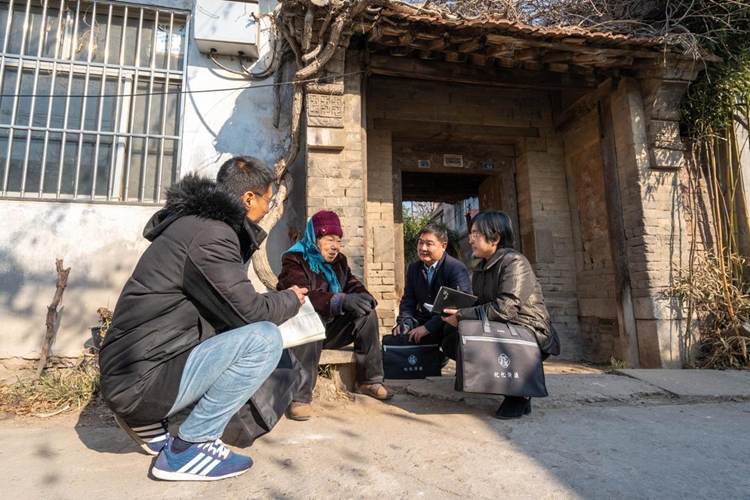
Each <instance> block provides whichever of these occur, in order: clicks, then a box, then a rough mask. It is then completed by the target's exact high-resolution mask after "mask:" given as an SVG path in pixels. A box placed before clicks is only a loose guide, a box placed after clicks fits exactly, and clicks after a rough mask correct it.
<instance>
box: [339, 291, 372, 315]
mask: <svg viewBox="0 0 750 500" xmlns="http://www.w3.org/2000/svg"><path fill="white" fill-rule="evenodd" d="M372 301H373V299H372V297H370V296H369V295H367V294H366V293H347V294H346V295H345V296H344V301H343V303H342V304H341V307H342V309H343V310H344V311H347V312H351V313H354V315H355V316H357V317H359V316H364V315H365V314H368V313H369V312H370V311H372V306H373V304H372Z"/></svg>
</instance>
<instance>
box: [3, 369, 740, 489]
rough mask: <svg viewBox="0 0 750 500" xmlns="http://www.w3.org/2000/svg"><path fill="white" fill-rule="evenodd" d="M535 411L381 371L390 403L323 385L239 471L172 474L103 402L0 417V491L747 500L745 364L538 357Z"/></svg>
mask: <svg viewBox="0 0 750 500" xmlns="http://www.w3.org/2000/svg"><path fill="white" fill-rule="evenodd" d="M546 366H547V367H548V368H547V373H548V376H547V385H548V389H549V392H550V396H549V397H548V398H544V399H539V400H534V401H533V412H532V414H531V415H530V416H528V417H524V418H522V419H520V420H515V421H501V420H497V419H495V418H493V416H492V415H493V414H494V411H495V409H496V408H497V405H498V403H499V402H500V401H501V398H494V397H486V396H479V397H477V396H472V395H468V394H465V393H457V392H455V391H453V390H452V382H453V379H452V377H450V376H444V377H441V378H434V379H428V380H419V381H394V382H392V383H390V385H391V386H393V388H394V389H395V390H396V392H397V394H396V396H395V397H394V398H393V399H392V400H391V401H389V402H386V403H381V402H378V401H375V400H373V399H370V398H367V397H362V396H357V397H356V398H355V399H354V400H353V401H350V400H347V399H343V398H339V399H331V398H326V397H321V398H320V400H319V401H318V402H316V403H315V404H314V410H315V415H314V417H313V418H312V419H311V420H310V421H308V422H293V421H290V420H286V419H282V421H281V422H279V424H278V425H277V427H276V428H275V429H274V430H273V432H272V433H271V434H269V435H267V436H265V437H263V438H261V439H260V440H258V441H257V442H256V443H255V444H254V445H253V446H252V447H251V448H248V449H244V450H240V449H237V451H240V452H244V453H247V454H250V455H251V456H252V457H253V458H254V459H255V461H256V463H255V466H254V467H253V468H252V469H251V470H250V471H249V472H248V473H246V474H244V475H242V476H239V477H237V478H234V479H228V480H224V481H218V482H213V483H169V482H162V481H158V480H155V479H153V478H152V477H151V476H150V475H149V474H148V469H149V466H150V465H151V464H152V462H153V460H152V459H151V458H150V457H148V456H146V455H144V454H142V453H140V452H139V448H138V447H137V446H136V445H135V444H134V443H133V442H132V441H131V440H130V439H129V438H128V437H127V436H126V435H125V433H124V432H122V431H121V430H120V429H118V428H117V427H116V426H115V424H114V422H113V420H112V419H111V417H110V416H109V414H108V413H107V412H106V411H105V410H104V409H102V408H101V407H100V406H96V405H90V406H89V407H88V408H85V409H84V410H83V411H82V412H76V413H68V414H65V415H59V416H56V417H52V418H46V419H42V418H38V417H16V416H12V417H9V416H6V417H5V418H3V419H2V420H0V442H1V443H2V446H0V467H1V468H2V470H3V471H5V474H4V481H3V486H2V490H1V491H2V493H0V497H2V498H7V499H25V498H30V499H37V498H50V499H53V498H54V499H71V500H73V499H75V500H89V499H91V500H93V499H97V500H100V499H102V498H106V499H118V498H123V499H124V498H127V499H133V498H158V499H162V498H164V499H180V498H210V499H234V498H237V499H252V498H274V499H276V498H279V499H309V498H312V499H326V500H336V499H342V500H343V499H351V498H425V499H442V498H446V499H450V498H481V499H484V498H487V499H498V498H500V499H502V498H508V499H526V498H528V499H532V498H533V499H546V498H549V499H680V500H684V499H694V498H711V499H716V498H721V499H735V498H736V499H740V498H742V499H745V498H748V491H749V490H750V454H748V450H749V449H750V447H749V446H748V445H750V438H749V437H748V429H750V372H714V371H687V370H682V371H656V370H654V371H651V370H621V371H619V372H617V373H615V374H605V373H601V372H600V371H598V370H595V369H588V368H586V367H575V366H569V365H555V364H554V363H553V364H550V365H547V364H546Z"/></svg>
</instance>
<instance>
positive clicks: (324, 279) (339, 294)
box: [277, 210, 392, 420]
mask: <svg viewBox="0 0 750 500" xmlns="http://www.w3.org/2000/svg"><path fill="white" fill-rule="evenodd" d="M343 236H344V232H343V231H342V229H341V222H340V221H339V216H338V215H336V212H331V211H328V210H321V211H320V212H317V213H316V214H315V215H313V216H312V217H311V218H310V220H309V221H308V222H307V227H306V229H305V235H304V237H303V238H302V239H301V240H300V241H299V242H297V243H296V244H295V245H294V246H292V247H291V248H290V249H289V250H287V251H286V252H285V253H284V256H283V257H282V260H281V275H280V276H279V284H278V287H277V288H278V289H279V290H284V289H286V288H289V287H291V286H293V285H297V286H299V287H304V288H307V289H308V290H309V292H308V294H307V296H308V297H309V298H310V302H312V305H313V307H314V308H315V311H316V312H317V313H318V314H319V315H320V316H321V317H322V319H323V322H324V323H325V324H326V339H325V340H322V341H320V342H314V343H310V344H304V345H301V346H297V347H293V348H292V351H293V352H294V355H295V356H296V357H297V359H298V360H299V361H300V362H301V363H302V366H304V367H305V369H306V370H307V371H308V372H309V373H310V380H309V382H307V383H306V384H305V385H304V386H303V387H302V388H301V389H300V390H299V392H298V393H297V394H296V395H295V396H294V400H293V401H292V403H291V404H290V405H289V410H288V412H287V415H288V416H289V418H291V419H292V420H307V419H309V418H310V416H311V415H312V408H311V406H310V403H311V402H312V396H313V389H314V388H315V381H316V379H317V374H318V362H319V361H320V355H321V352H322V349H338V348H339V347H343V346H346V345H349V344H351V343H352V342H353V343H354V353H355V355H356V358H357V380H356V384H355V392H357V393H358V394H366V395H368V396H372V397H373V398H376V399H381V400H384V399H390V398H391V397H392V394H391V393H390V392H388V389H386V387H385V385H383V358H382V354H381V348H380V332H379V331H378V317H377V313H376V312H375V305H376V304H377V302H376V301H375V299H374V298H373V297H372V295H371V294H370V292H368V291H367V289H366V288H365V286H364V285H363V284H362V282H361V281H359V280H358V279H357V278H356V277H355V276H354V275H353V274H352V270H351V269H350V268H349V265H348V264H347V262H346V256H345V255H344V254H343V253H341V238H342V237H343Z"/></svg>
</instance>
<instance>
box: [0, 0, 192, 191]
mask: <svg viewBox="0 0 750 500" xmlns="http://www.w3.org/2000/svg"><path fill="white" fill-rule="evenodd" d="M187 33H188V15H187V13H185V12H177V11H169V10H163V9H154V8H147V7H141V6H133V5H128V4H121V3H116V2H95V3H91V2H83V1H80V0H78V1H72V0H71V1H65V0H41V1H40V0H24V1H13V0H11V1H8V0H0V49H1V52H0V94H1V95H0V198H6V199H7V198H23V199H48V200H78V201H108V202H131V203H160V202H161V198H162V197H163V194H164V190H165V189H166V188H167V187H169V186H170V185H171V184H172V183H173V182H174V181H175V179H176V176H177V173H178V172H177V165H178V160H179V157H180V147H181V141H180V124H181V122H182V113H183V99H182V93H181V91H182V88H183V77H184V74H185V66H186V62H187V61H186V42H187V37H186V34H187Z"/></svg>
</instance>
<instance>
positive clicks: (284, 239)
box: [0, 0, 304, 358]
mask: <svg viewBox="0 0 750 500" xmlns="http://www.w3.org/2000/svg"><path fill="white" fill-rule="evenodd" d="M135 3H143V4H149V5H154V4H156V5H158V4H162V5H164V6H168V7H170V8H184V9H186V10H189V9H192V8H193V5H194V2H193V1H187V0H178V1H170V2H166V1H162V2H158V1H157V2H153V1H148V2H138V1H136V2H135ZM260 5H261V9H263V10H264V11H266V12H267V11H268V10H269V9H272V8H273V7H274V6H275V5H276V2H269V1H262V2H261V3H260ZM267 33H268V30H264V31H263V32H262V40H261V56H262V57H263V56H264V55H267V53H268V52H267V47H268V40H267ZM190 37H191V38H189V43H188V65H189V66H188V68H187V74H186V76H185V85H184V89H185V90H187V91H204V90H216V89H224V88H237V89H238V90H232V91H228V92H205V93H197V92H196V93H188V94H187V95H186V96H185V100H184V109H185V113H184V120H183V131H182V133H183V135H182V137H183V142H182V163H181V166H180V175H184V174H186V173H188V172H199V173H201V174H204V175H207V176H214V175H215V174H216V171H217V170H218V167H219V165H220V164H221V163H222V162H223V161H224V160H226V159H228V158H229V157H231V156H233V155H238V154H246V155H253V156H257V157H258V158H260V159H262V160H264V161H265V162H267V163H269V164H272V163H273V162H274V161H276V160H277V159H278V158H279V157H280V156H281V155H282V154H283V152H284V151H285V150H286V147H287V145H288V141H287V138H286V137H287V133H288V122H286V123H285V122H284V121H283V120H282V124H281V126H280V127H279V129H275V128H273V126H272V123H271V121H272V116H273V94H272V90H271V88H270V87H265V88H263V87H261V86H266V85H268V83H270V82H271V81H272V80H270V79H269V80H266V81H260V82H248V81H246V80H244V79H242V78H241V77H238V76H236V75H231V74H229V73H227V72H224V71H222V70H220V69H218V68H216V67H215V66H214V65H213V63H212V62H211V61H210V60H209V59H208V58H207V57H206V56H205V55H204V54H200V53H199V52H198V51H197V49H196V48H195V46H194V44H193V43H192V33H191V35H190ZM225 62H226V64H228V65H230V66H231V65H232V64H233V62H232V61H225ZM261 64H262V63H261ZM282 116H283V115H282ZM303 163H304V158H301V161H298V162H297V164H296V165H295V166H294V167H293V171H294V172H295V178H296V180H298V184H297V186H298V189H297V191H296V192H295V195H293V197H294V199H293V202H292V203H291V205H290V207H289V209H288V212H287V215H285V218H284V219H282V220H281V221H280V222H279V223H278V224H277V226H276V229H275V230H274V231H272V232H271V235H270V240H269V247H268V254H269V260H270V261H271V265H272V267H273V268H274V270H275V271H278V270H279V262H280V254H281V252H282V251H283V250H285V249H286V248H287V247H288V246H289V239H288V236H287V233H288V226H289V225H290V224H291V225H292V226H295V227H298V226H299V227H301V226H302V225H303V224H304V205H303V200H304V175H302V174H303V173H304V172H303V168H300V165H302V164H303ZM300 186H301V188H300ZM158 208H159V207H158V206H133V205H116V204H112V205H106V204H86V203H55V202H39V201H8V200H0V219H1V220H2V221H3V222H2V231H0V318H2V324H0V358H6V357H19V356H27V357H38V355H39V349H40V348H41V345H42V341H43V338H44V332H45V326H44V322H45V316H46V312H47V305H49V303H50V302H51V301H52V297H53V295H54V291H55V280H56V273H55V258H62V259H64V263H65V266H66V267H67V266H69V267H71V268H72V269H71V273H70V280H69V284H68V288H67V290H66V291H65V295H64V298H63V304H62V308H61V309H60V316H59V326H58V337H57V341H56V343H55V345H54V346H53V354H55V355H58V356H78V355H79V354H80V353H81V351H82V349H83V344H84V342H85V341H86V340H87V339H88V338H89V337H90V330H89V328H90V327H91V326H96V324H97V316H96V309H97V308H98V307H101V306H109V307H110V308H113V307H114V304H115V302H116V301H117V298H118V296H119V293H120V290H121V288H122V286H123V284H124V283H125V280H126V279H127V277H128V276H129V275H130V273H131V271H132V269H133V267H134V266H135V264H136V262H137V260H138V258H139V256H140V254H141V253H142V252H143V250H144V249H145V248H146V246H147V241H146V240H144V239H143V238H142V236H141V232H142V229H143V226H144V225H145V223H146V221H147V220H148V218H149V217H150V216H151V214H153V213H154V212H155V211H156V210H158ZM251 277H253V278H254V273H252V272H251ZM254 282H255V283H256V286H259V285H260V284H259V283H258V281H257V279H254ZM259 289H262V287H259Z"/></svg>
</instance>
